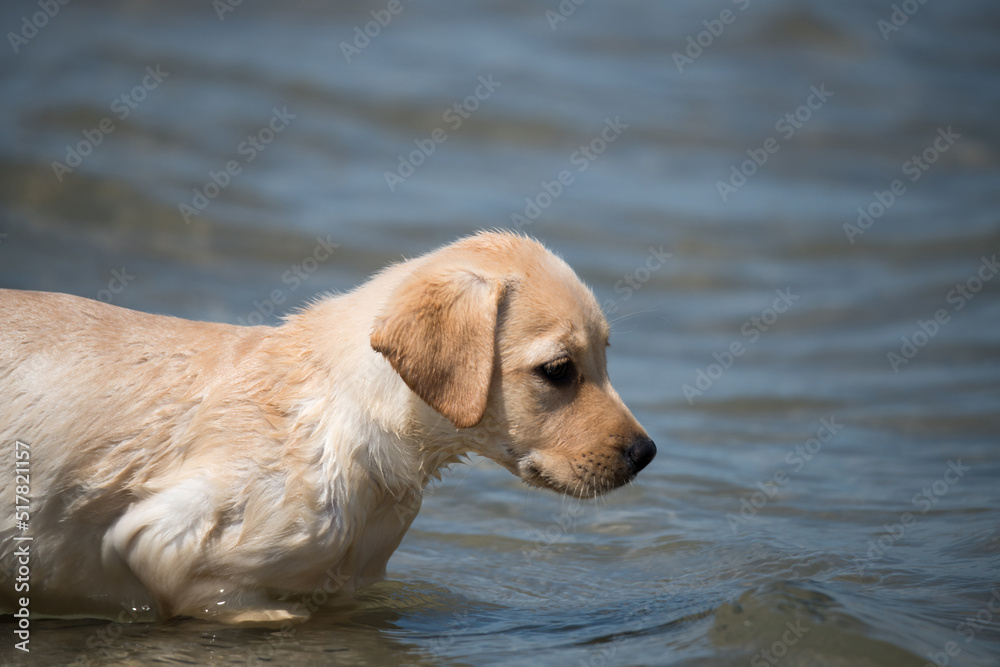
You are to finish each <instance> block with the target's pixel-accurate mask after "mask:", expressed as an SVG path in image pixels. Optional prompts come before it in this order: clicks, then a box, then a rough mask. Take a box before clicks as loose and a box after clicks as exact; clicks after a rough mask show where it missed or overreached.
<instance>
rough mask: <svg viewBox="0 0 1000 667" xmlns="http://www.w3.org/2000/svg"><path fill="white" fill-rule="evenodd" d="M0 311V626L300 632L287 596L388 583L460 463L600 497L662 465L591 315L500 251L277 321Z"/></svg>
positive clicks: (582, 301)
mask: <svg viewBox="0 0 1000 667" xmlns="http://www.w3.org/2000/svg"><path fill="white" fill-rule="evenodd" d="M0 313H2V319H0V387H2V389H0V391H2V394H0V395H2V400H0V443H2V447H3V450H4V451H6V452H8V460H9V461H12V462H13V461H14V456H15V451H23V452H27V454H25V455H24V456H23V457H21V456H20V455H19V458H21V459H23V460H24V461H26V463H25V464H24V465H23V466H22V467H21V468H20V469H19V471H20V472H22V473H24V475H30V479H27V480H25V479H23V478H22V479H21V480H17V479H16V478H15V474H14V473H13V472H12V471H11V468H10V466H7V469H8V472H7V473H5V474H4V475H3V476H2V477H0V498H4V499H5V502H14V499H15V496H16V495H19V494H18V493H17V492H18V491H28V492H29V494H23V495H24V496H27V495H30V503H29V506H28V507H27V508H23V509H24V511H25V512H26V513H27V516H26V517H24V516H22V517H17V518H16V517H15V513H13V512H10V511H4V512H2V513H0V514H2V519H0V573H2V574H3V575H4V576H5V577H6V578H7V579H8V581H6V582H5V583H3V584H2V585H0V612H6V613H11V612H13V611H15V610H16V609H20V608H21V606H23V604H24V602H28V608H29V609H30V613H32V614H37V615H59V616H67V615H86V616H104V617H120V616H121V612H122V607H123V605H125V606H126V607H128V608H129V609H133V608H134V609H138V610H148V614H147V616H149V617H153V618H168V617H171V616H180V615H185V616H195V617H201V618H209V619H214V620H217V621H221V622H225V623H234V624H270V625H274V624H276V623H282V622H285V621H302V620H305V619H306V618H308V616H309V613H308V610H307V609H306V608H305V607H304V606H303V605H302V604H301V603H297V602H295V600H296V598H297V596H298V597H301V596H302V595H307V594H310V593H312V592H314V591H317V590H325V591H333V590H353V589H355V588H356V587H358V586H362V585H364V584H366V583H369V582H372V581H375V580H378V579H379V578H381V577H383V576H384V574H385V566H386V562H387V561H388V560H389V556H390V555H391V554H392V552H393V550H394V549H395V548H396V547H397V546H398V545H399V542H400V540H401V539H402V537H403V534H404V533H405V532H406V529H407V528H408V527H409V525H410V523H411V522H412V520H413V518H414V516H415V515H416V510H417V509H418V508H419V504H420V497H421V493H422V490H423V489H424V487H425V485H426V484H427V483H428V481H429V480H430V479H431V478H432V477H435V476H436V475H437V474H438V473H439V471H440V470H441V468H442V467H444V466H447V465H448V464H450V463H452V462H455V461H456V460H458V459H459V457H460V456H461V455H463V454H466V453H469V452H476V453H478V454H481V455H483V456H486V457H488V458H490V459H492V460H494V461H496V462H497V463H499V464H500V465H502V466H504V467H505V468H507V469H508V470H510V471H511V472H512V473H514V474H515V475H517V476H519V477H520V478H521V479H522V480H524V481H525V482H527V483H528V484H531V485H534V486H539V487H545V488H549V489H554V490H556V491H559V492H562V493H568V494H572V495H574V496H578V497H591V496H595V495H597V494H600V493H603V492H605V491H609V490H611V489H614V488H615V487H618V486H621V485H622V484H625V483H627V482H629V481H630V480H632V479H633V478H634V477H635V475H636V473H637V472H639V471H640V470H642V468H643V467H645V466H646V465H647V464H648V463H649V462H650V461H651V460H652V458H653V456H654V455H655V453H656V447H655V446H654V444H653V442H652V441H651V440H650V439H649V437H648V436H647V434H646V432H645V431H644V430H643V429H642V427H641V426H640V425H639V424H638V423H637V422H636V420H635V418H633V416H632V414H631V413H630V412H629V411H628V409H627V408H626V407H625V405H624V404H623V403H622V401H621V399H620V398H619V397H618V394H616V393H615V390H614V389H613V388H612V387H611V384H610V382H609V381H608V376H607V372H606V368H605V346H606V345H607V344H608V325H607V322H606V321H605V319H604V317H603V316H602V314H601V311H600V309H599V307H598V304H597V301H596V300H595V299H594V297H593V295H592V294H591V292H590V291H589V290H588V289H587V288H586V287H585V286H584V285H583V284H582V283H581V282H580V280H579V279H578V278H577V277H576V275H575V274H574V273H573V271H572V269H570V268H569V266H567V265H566V264H565V263H564V262H563V261H562V260H560V259H558V258H557V257H555V256H554V255H553V254H552V253H550V252H549V251H548V250H546V249H545V248H544V247H542V246H541V245H540V244H539V243H538V242H536V241H533V240H531V239H528V238H524V237H521V236H517V235H513V234H507V233H481V234H478V235H476V236H472V237H469V238H466V239H463V240H460V241H458V242H456V243H454V244H452V245H449V246H446V247H444V248H441V249H439V250H437V251H436V252H433V253H430V254H428V255H424V256H422V257H418V258H416V259H413V260H410V261H407V262H403V263H400V264H397V265H394V266H391V267H389V268H387V269H385V270H384V271H382V272H381V273H379V274H378V275H376V276H375V277H374V278H372V279H371V280H370V281H369V282H367V283H365V284H364V285H362V286H361V287H359V288H358V289H356V290H355V291H353V292H351V293H349V294H345V295H342V296H336V297H333V296H331V297H327V298H324V299H321V300H319V301H317V302H315V303H313V304H312V305H309V306H308V307H306V308H304V309H303V310H302V311H301V312H299V313H297V314H295V315H292V316H290V317H288V318H287V320H286V321H285V322H284V324H282V325H281V326H278V327H266V326H258V327H239V326H231V325H227V324H214V323H207V322H192V321H187V320H182V319H176V318H173V317H164V316H158V315H148V314H145V313H140V312H135V311H131V310H126V309H123V308H117V307H114V306H111V305H107V304H104V303H101V302H98V301H92V300H88V299H82V298H78V297H75V296H68V295H64V294H50V293H44V292H21V291H12V290H0ZM17 442H19V443H22V444H19V445H16V444H15V443H17ZM19 465H20V464H19ZM20 482H28V483H27V484H20ZM16 486H30V489H27V488H21V489H17V488H15V487H16ZM25 499H26V498H25ZM18 502H20V501H18ZM10 509H13V508H10ZM24 518H26V519H27V521H25V522H24V524H20V525H18V523H17V521H18V520H20V519H24ZM28 537H30V538H31V539H30V540H28V539H26V538H28ZM25 561H28V565H27V567H28V569H30V582H28V583H27V584H25V585H24V586H20V585H19V584H17V583H16V582H17V580H18V575H19V573H21V574H23V572H24V570H23V569H22V567H23V566H24V563H25ZM2 578H3V577H0V579H2ZM22 598H27V600H22Z"/></svg>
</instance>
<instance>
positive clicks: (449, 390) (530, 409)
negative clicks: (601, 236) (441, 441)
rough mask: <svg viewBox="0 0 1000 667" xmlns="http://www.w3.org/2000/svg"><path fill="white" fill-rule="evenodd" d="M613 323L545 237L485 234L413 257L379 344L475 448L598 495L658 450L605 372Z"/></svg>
mask: <svg viewBox="0 0 1000 667" xmlns="http://www.w3.org/2000/svg"><path fill="white" fill-rule="evenodd" d="M608 334H609V328H608V323H607V321H606V320H605V318H604V316H603V314H602V313H601V310H600V307H599V306H598V304H597V300H596V299H595V298H594V296H593V294H592V293H591V292H590V290H589V289H587V287H586V286H584V285H583V283H581V282H580V280H579V278H577V276H576V274H575V273H574V272H573V270H572V269H570V268H569V266H568V265H567V264H566V263H565V262H563V261H562V260H561V259H559V258H557V257H556V256H555V255H553V254H552V253H551V252H549V251H548V250H546V249H545V248H544V247H543V246H542V245H541V244H539V243H538V242H537V241H533V240H531V239H528V238H525V237H522V236H517V235H514V234H507V233H482V234H478V235H476V236H473V237H470V238H467V239H463V240H461V241H459V242H457V243H455V244H452V245H450V246H446V247H445V248H442V249H441V250H438V251H437V252H434V253H431V254H430V255H427V256H425V257H423V258H420V259H418V260H415V261H414V266H413V269H412V271H410V272H409V273H408V274H407V276H406V277H405V278H404V279H403V281H402V282H401V283H400V284H399V286H398V287H397V288H396V289H395V291H394V292H393V294H391V295H390V297H389V299H388V301H387V304H386V307H385V310H384V312H383V313H382V315H381V317H380V318H379V319H378V321H377V322H376V324H375V329H374V331H373V333H372V336H371V345H372V347H373V348H374V349H375V350H376V351H378V352H380V353H382V354H383V355H384V356H385V357H386V359H388V360H389V363H391V364H392V367H393V368H394V369H395V370H396V372H397V373H399V375H400V377H402V379H403V381H404V382H406V384H407V386H408V387H409V388H410V389H411V390H412V391H413V392H414V393H416V394H417V396H419V397H420V398H421V399H422V400H423V401H424V402H426V403H427V404H428V405H429V406H430V407H432V408H433V409H434V410H436V411H437V412H438V413H440V414H441V415H443V416H444V417H446V418H447V419H448V420H449V421H450V422H451V423H452V424H453V425H454V426H455V427H456V428H457V429H460V430H464V431H465V432H466V433H467V434H468V438H467V441H468V442H469V443H471V444H470V449H471V450H472V451H475V452H476V453H479V454H482V455H484V456H487V457H489V458H491V459H493V460H494V461H496V462H498V463H500V464H501V465H503V466H504V467H506V468H507V469H508V470H510V471H511V472H513V473H515V474H516V475H518V476H520V477H521V479H523V480H524V481H525V482H527V483H529V484H532V485H535V486H541V487H546V488H550V489H554V490H556V491H561V492H564V493H568V494H572V495H575V496H579V497H591V496H595V495H598V494H601V493H604V492H605V491H609V490H611V489H614V488H616V487H618V486H621V485H622V484H625V483H627V482H629V481H631V480H632V479H633V478H634V477H635V475H636V474H637V473H638V472H639V471H640V470H642V469H643V468H644V467H645V466H646V465H647V464H648V463H649V462H650V461H651V460H652V459H653V456H654V455H655V454H656V446H655V445H654V444H653V441H652V440H650V438H649V436H648V435H647V434H646V432H645V431H644V430H643V429H642V427H641V426H640V425H639V424H638V422H637V421H636V420H635V418H634V417H633V416H632V413H631V412H629V410H628V408H626V407H625V405H624V404H623V403H622V401H621V399H620V398H619V397H618V394H617V393H616V392H615V390H614V388H612V386H611V382H610V381H609V380H608V374H607V363H606V359H605V348H606V347H607V345H608Z"/></svg>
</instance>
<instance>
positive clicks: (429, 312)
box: [371, 269, 504, 428]
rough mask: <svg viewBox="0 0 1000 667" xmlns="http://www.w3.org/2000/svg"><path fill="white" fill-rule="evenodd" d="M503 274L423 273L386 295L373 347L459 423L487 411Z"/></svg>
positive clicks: (417, 391) (412, 386) (427, 399)
mask: <svg viewBox="0 0 1000 667" xmlns="http://www.w3.org/2000/svg"><path fill="white" fill-rule="evenodd" d="M503 294H504V285H503V283H502V282H501V281H499V280H495V279H489V278H484V277H482V276H480V275H477V274H475V273H473V272H471V271H466V270H462V269H455V270H452V271H449V272H445V273H428V272H421V273H419V274H417V275H416V276H413V277H412V278H411V279H409V280H407V281H406V282H405V283H403V284H402V285H401V286H400V287H399V288H397V289H396V291H395V293H394V294H393V295H392V296H391V297H390V298H389V302H388V305H387V307H386V310H385V312H384V313H383V314H382V316H381V317H380V318H379V319H378V320H377V321H376V323H375V330H374V331H373V332H372V335H371V346H372V348H373V349H375V350H376V351H377V352H380V353H382V354H383V355H384V356H385V358H386V359H388V360H389V363H390V364H392V367H393V368H394V369H396V372H397V373H399V375H400V377H402V378H403V381H404V382H406V385H407V386H408V387H409V388H410V389H411V390H412V391H413V392H414V393H415V394H416V395H417V396H419V397H420V398H421V399H423V400H424V402H425V403H427V404H428V405H430V406H431V407H432V408H434V409H435V410H437V411H438V412H440V413H441V414H442V415H444V416H445V417H447V418H448V420H449V421H451V423H453V424H454V425H455V426H457V427H458V428H468V427H470V426H475V425H476V424H478V423H479V421H480V420H481V419H482V418H483V414H484V413H485V412H486V399H487V397H488V394H489V390H490V382H491V380H492V378H493V356H494V346H495V340H496V324H497V311H498V309H499V306H500V300H501V298H502V297H503Z"/></svg>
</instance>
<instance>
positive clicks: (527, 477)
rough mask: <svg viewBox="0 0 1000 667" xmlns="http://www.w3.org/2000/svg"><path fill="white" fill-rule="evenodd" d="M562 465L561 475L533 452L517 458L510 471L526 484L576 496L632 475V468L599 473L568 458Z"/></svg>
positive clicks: (614, 485) (615, 484)
mask: <svg viewBox="0 0 1000 667" xmlns="http://www.w3.org/2000/svg"><path fill="white" fill-rule="evenodd" d="M562 468H564V470H563V471H562V472H563V474H562V475H560V474H557V473H556V472H554V471H549V470H546V468H545V467H543V466H542V464H541V463H540V462H539V461H538V460H537V459H536V458H535V457H534V456H532V455H531V454H527V455H525V456H522V457H520V458H519V459H518V460H517V470H516V471H512V472H516V474H517V476H518V477H520V478H521V480H522V481H523V482H525V483H526V484H528V485H529V486H536V487H539V488H543V489H550V490H552V491H555V492H557V493H565V494H566V495H569V496H574V497H576V498H594V497H596V496H599V495H601V494H604V493H607V492H608V491H611V490H613V489H616V488H618V487H619V486H623V485H625V484H628V483H629V482H631V481H632V480H633V479H635V473H634V472H631V471H623V472H622V473H621V474H618V475H611V474H607V471H606V470H605V471H602V472H600V473H598V472H594V471H593V470H590V469H589V468H588V467H585V466H581V465H577V464H573V463H568V462H567V463H566V464H564V465H563V466H562ZM567 473H568V474H567Z"/></svg>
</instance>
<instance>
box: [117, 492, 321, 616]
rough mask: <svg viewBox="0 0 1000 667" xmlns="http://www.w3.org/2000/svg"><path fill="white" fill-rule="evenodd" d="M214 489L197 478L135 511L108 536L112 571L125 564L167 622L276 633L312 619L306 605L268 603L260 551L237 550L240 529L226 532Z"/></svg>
mask: <svg viewBox="0 0 1000 667" xmlns="http://www.w3.org/2000/svg"><path fill="white" fill-rule="evenodd" d="M211 488H212V487H211V486H210V485H207V484H206V483H205V480H204V479H199V478H193V479H189V480H186V481H184V482H182V483H179V484H176V485H174V486H173V487H172V488H171V489H169V490H167V491H162V492H160V493H156V494H154V495H152V496H151V497H149V498H146V499H145V500H142V501H140V502H138V503H136V504H134V505H132V506H131V507H130V508H129V509H128V510H127V511H126V512H125V513H124V514H123V515H122V516H121V517H120V518H119V519H118V520H117V521H116V522H115V524H114V525H113V526H112V527H111V528H110V530H109V531H108V532H107V533H106V535H105V536H104V541H103V553H102V557H103V559H104V562H105V563H106V565H107V566H111V565H113V564H115V563H116V562H122V563H124V564H125V565H126V566H127V567H128V569H129V570H131V572H132V573H133V574H134V575H135V576H136V578H138V579H139V581H140V582H142V584H143V585H144V586H145V587H146V589H147V590H148V591H149V593H150V595H151V596H152V597H153V599H155V600H156V603H157V607H158V611H159V615H160V616H161V617H162V618H170V617H173V616H194V617H196V618H203V619H207V620H213V621H218V622H221V623H227V624H234V625H260V626H271V627H278V626H281V625H283V624H286V623H289V622H291V623H297V622H302V621H305V620H307V619H308V618H309V611H308V610H307V609H305V608H304V607H303V605H301V604H298V603H287V602H279V601H277V600H273V599H269V597H268V595H267V592H266V591H265V590H264V589H263V586H262V582H260V581H259V580H258V578H257V577H255V576H254V572H255V571H257V569H258V566H259V565H260V564H259V563H258V562H256V558H255V555H256V554H255V552H254V551H253V550H251V549H239V548H237V549H235V550H232V549H231V545H230V544H228V542H230V541H231V539H232V536H231V535H230V534H229V533H228V532H227V531H233V530H236V528H234V527H233V526H231V525H227V524H228V522H227V521H226V519H225V518H224V517H223V516H222V510H220V509H219V508H220V506H219V505H218V504H217V503H216V502H215V501H216V498H214V497H212V495H211V493H209V492H208V491H207V490H208V489H211ZM223 550H227V551H226V553H225V554H223V553H222V552H223ZM108 569H111V568H110V567H109V568H108Z"/></svg>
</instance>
